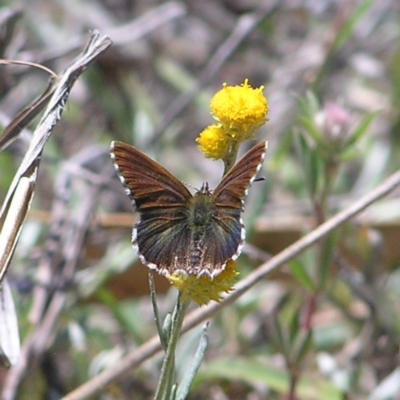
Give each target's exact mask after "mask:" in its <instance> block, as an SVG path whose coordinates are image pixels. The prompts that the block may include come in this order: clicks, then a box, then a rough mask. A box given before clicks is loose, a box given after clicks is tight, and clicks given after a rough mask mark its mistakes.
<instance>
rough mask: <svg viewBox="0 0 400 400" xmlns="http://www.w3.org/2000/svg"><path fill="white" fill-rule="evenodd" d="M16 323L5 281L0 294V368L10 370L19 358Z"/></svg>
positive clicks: (12, 303)
mask: <svg viewBox="0 0 400 400" xmlns="http://www.w3.org/2000/svg"><path fill="white" fill-rule="evenodd" d="M19 353H20V342H19V332H18V321H17V315H16V312H15V307H14V302H13V299H12V296H11V290H10V287H9V285H8V282H7V280H5V281H4V282H3V287H2V291H1V292H0V366H4V367H6V368H10V367H11V365H14V364H15V363H16V362H17V361H18V358H19Z"/></svg>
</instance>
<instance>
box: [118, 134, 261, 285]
mask: <svg viewBox="0 0 400 400" xmlns="http://www.w3.org/2000/svg"><path fill="white" fill-rule="evenodd" d="M266 148H267V142H262V143H258V144H257V145H255V146H254V147H253V148H251V149H250V150H249V151H248V152H247V153H246V154H245V155H244V156H243V157H242V158H241V159H240V160H239V161H238V162H237V163H236V164H235V165H234V166H233V168H232V169H231V170H230V171H229V172H228V173H227V174H226V175H225V176H224V177H223V178H222V181H221V182H220V184H219V185H218V186H217V187H216V188H215V189H214V190H210V189H209V187H208V184H207V183H205V184H203V186H202V187H201V189H200V190H199V191H197V193H195V195H194V196H193V195H192V194H191V193H190V192H189V190H188V189H187V188H186V187H185V186H184V185H183V184H182V183H181V182H180V181H179V180H178V179H176V178H175V177H174V176H173V175H172V174H171V173H169V172H168V171H167V170H166V169H165V168H163V167H162V166H161V165H160V164H158V163H157V162H155V161H154V160H152V159H151V158H150V157H148V156H146V154H144V153H142V152H141V151H139V150H137V149H136V148H135V147H133V146H130V145H128V144H126V143H122V142H112V143H111V149H110V153H111V158H112V160H113V162H114V166H115V169H116V171H117V173H118V176H119V178H120V180H121V182H122V184H123V185H124V186H125V191H126V193H127V195H128V196H129V197H130V198H131V199H132V200H133V204H134V206H135V208H136V210H137V211H138V212H139V214H140V218H139V220H138V222H137V223H136V225H135V227H134V228H133V233H132V243H133V247H134V248H135V249H136V250H137V251H138V254H139V257H140V260H141V261H142V263H143V264H145V265H147V266H148V267H149V268H151V269H154V270H156V271H157V272H158V273H160V274H163V275H169V274H173V273H176V272H177V273H184V274H193V275H196V276H198V277H199V276H202V275H205V276H208V277H210V278H214V277H215V276H216V275H218V274H219V273H221V271H223V269H224V268H225V265H226V262H227V261H228V260H229V259H233V260H235V259H236V258H237V257H238V256H239V254H240V252H241V249H242V245H243V241H244V238H245V228H244V226H243V223H242V220H241V217H240V215H241V212H242V211H243V207H244V200H245V197H246V195H247V188H248V187H249V186H250V184H251V183H252V182H253V180H254V178H255V176H256V174H257V172H258V171H259V169H260V168H261V164H262V161H263V159H264V155H265V151H266Z"/></svg>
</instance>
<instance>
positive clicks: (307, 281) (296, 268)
mask: <svg viewBox="0 0 400 400" xmlns="http://www.w3.org/2000/svg"><path fill="white" fill-rule="evenodd" d="M288 265H289V268H290V270H291V272H292V274H293V276H294V277H295V278H296V280H297V281H298V282H299V283H300V284H301V285H302V286H303V287H304V288H306V289H307V290H309V291H310V292H314V291H315V284H314V282H313V281H312V279H311V277H310V276H309V275H308V273H307V271H306V270H305V268H304V267H303V264H302V263H301V261H299V260H292V261H290V262H289V263H288Z"/></svg>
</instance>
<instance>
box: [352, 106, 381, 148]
mask: <svg viewBox="0 0 400 400" xmlns="http://www.w3.org/2000/svg"><path fill="white" fill-rule="evenodd" d="M377 114H378V112H377V111H376V112H372V113H369V114H367V115H366V116H365V117H364V118H363V119H362V120H361V122H360V124H359V125H358V126H357V128H356V129H355V131H354V132H353V133H352V135H351V137H350V139H349V141H348V142H347V146H352V145H354V144H355V143H357V142H358V141H359V140H360V139H361V138H362V137H363V136H364V134H365V132H366V131H367V129H368V127H369V126H370V124H371V122H372V121H373V120H374V119H375V117H376V116H377Z"/></svg>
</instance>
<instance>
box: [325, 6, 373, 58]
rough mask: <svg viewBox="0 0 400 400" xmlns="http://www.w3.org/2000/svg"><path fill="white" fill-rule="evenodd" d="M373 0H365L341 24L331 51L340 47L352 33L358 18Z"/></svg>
mask: <svg viewBox="0 0 400 400" xmlns="http://www.w3.org/2000/svg"><path fill="white" fill-rule="evenodd" d="M372 4H373V0H365V1H364V2H363V3H361V4H360V6H359V7H358V8H357V9H356V10H355V12H354V13H353V15H352V16H351V17H350V18H349V19H348V20H347V21H346V22H345V23H344V24H343V25H342V27H341V28H340V30H339V32H338V34H337V35H336V38H335V40H334V42H333V45H332V51H331V52H332V53H334V52H336V51H337V50H338V49H339V48H341V47H342V46H343V45H344V44H345V43H346V41H347V40H348V39H349V37H350V36H351V35H352V34H353V32H354V28H355V26H356V25H357V23H358V22H359V21H360V19H361V18H362V17H363V16H364V15H365V13H366V12H367V11H368V10H369V8H370V7H371V6H372Z"/></svg>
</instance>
